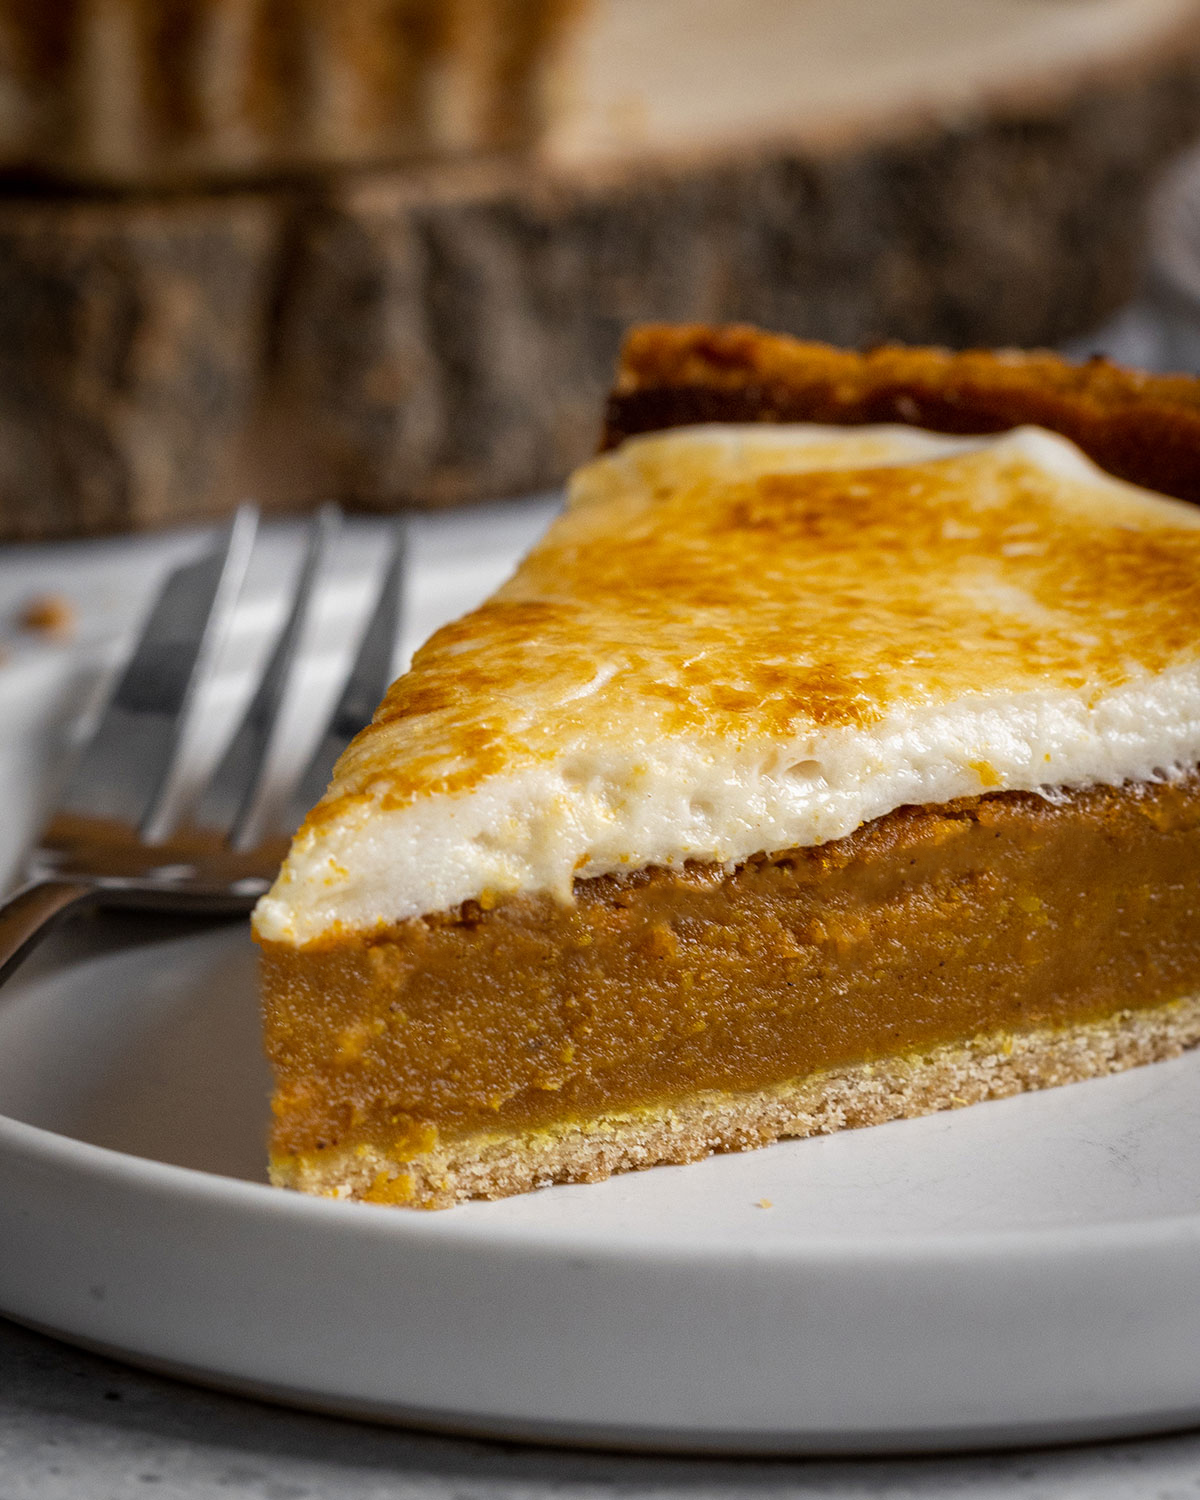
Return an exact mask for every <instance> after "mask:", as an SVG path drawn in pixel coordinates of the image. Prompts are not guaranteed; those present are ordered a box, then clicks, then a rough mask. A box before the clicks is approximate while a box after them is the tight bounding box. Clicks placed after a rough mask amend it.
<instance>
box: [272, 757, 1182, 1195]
mask: <svg viewBox="0 0 1200 1500" xmlns="http://www.w3.org/2000/svg"><path fill="white" fill-rule="evenodd" d="M1198 892H1200V774H1197V775H1193V776H1191V777H1190V778H1188V779H1185V780H1182V781H1174V782H1165V783H1162V784H1135V785H1128V786H1125V787H1123V788H1119V789H1113V788H1107V787H1094V788H1090V789H1087V790H1081V791H1074V792H1070V793H1065V794H1063V795H1061V796H1060V797H1057V798H1055V799H1053V800H1047V799H1045V798H1042V797H1039V796H1036V795H1032V794H1027V793H1020V792H1001V793H995V794H991V795H986V796H981V797H977V798H969V799H964V800H961V801H958V802H954V803H951V804H948V805H946V806H936V807H903V808H900V809H898V810H897V811H895V812H893V813H890V814H889V815H887V816H886V817H882V818H879V819H877V820H876V821H874V822H872V823H869V824H867V825H865V826H863V827H861V828H859V829H858V830H857V831H856V832H854V833H853V834H851V835H850V836H849V837H847V838H843V839H839V840H837V841H835V842H832V843H827V844H823V845H820V846H817V847H814V848H799V849H790V850H786V851H784V852H782V853H774V854H764V855H761V856H757V857H755V858H752V859H750V860H748V861H746V862H745V863H743V864H742V865H740V866H738V867H737V868H736V869H735V870H733V871H727V870H726V869H725V868H724V867H722V866H719V865H707V864H689V865H686V866H684V867H682V868H679V869H662V868H654V869H648V870H644V871H641V872H638V873H635V874H629V875H622V876H604V877H601V878H597V879H590V880H580V881H577V882H576V885H575V890H574V900H573V902H572V903H571V904H569V905H566V904H562V903H560V902H559V901H557V900H555V899H554V898H553V897H551V896H540V895H517V896H512V897H506V898H501V899H498V900H497V901H496V902H495V903H494V904H493V905H491V906H490V907H488V908H487V909H485V908H484V906H483V905H482V904H481V903H477V902H474V901H468V902H466V903H465V904H464V905H463V906H462V907H461V908H460V909H458V910H455V911H453V912H447V913H442V914H439V915H435V916H428V917H422V918H415V919H412V920H408V921H404V922H401V923H398V924H397V925H395V926H393V927H391V928H388V929H386V930H380V931H377V932H371V933H367V934H364V933H349V934H342V935H339V936H337V937H333V938H325V939H320V940H318V941H317V942H314V943H311V944H309V945H307V946H303V947H294V946H290V945H287V944H284V943H271V942H268V943H265V944H264V953H263V970H264V1005H265V1016H266V1040H267V1049H268V1053H269V1055H270V1059H271V1062H272V1065H273V1067H274V1070H275V1076H276V1093H275V1102H274V1110H275V1120H274V1127H273V1138H272V1170H273V1175H274V1177H275V1180H276V1181H279V1182H282V1183H285V1184H290V1185H296V1186H304V1187H309V1188H316V1189H317V1190H327V1191H328V1190H330V1189H329V1187H328V1186H327V1185H326V1184H328V1183H332V1182H334V1181H335V1180H336V1182H337V1183H338V1184H339V1186H338V1187H337V1191H339V1192H341V1193H344V1194H345V1193H352V1194H353V1195H354V1196H359V1197H366V1198H376V1199H379V1200H382V1201H392V1202H413V1203H415V1204H419V1205H423V1206H440V1205H442V1204H445V1203H449V1202H453V1201H455V1200H456V1199H457V1197H459V1196H463V1195H464V1193H465V1192H466V1191H470V1192H471V1193H472V1194H474V1193H479V1192H483V1193H484V1194H485V1195H488V1196H498V1195H500V1194H501V1193H505V1192H513V1191H521V1190H523V1189H525V1188H528V1187H530V1186H534V1185H536V1184H537V1183H539V1182H543V1181H550V1180H556V1179H562V1178H573V1177H593V1176H603V1175H607V1172H608V1171H609V1170H612V1169H613V1168H614V1166H618V1165H619V1166H629V1165H635V1166H641V1165H651V1164H652V1163H653V1162H655V1161H667V1160H688V1159H692V1158H693V1157H695V1156H697V1155H702V1154H706V1153H707V1152H708V1151H711V1150H713V1149H726V1148H730V1147H737V1146H740V1145H747V1144H755V1145H757V1144H761V1143H762V1141H763V1140H765V1139H772V1138H774V1137H776V1136H778V1135H787V1134H805V1133H808V1132H809V1131H810V1130H812V1129H821V1128H827V1127H825V1126H823V1125H822V1124H821V1123H820V1120H819V1119H817V1117H816V1116H814V1115H813V1114H812V1113H811V1111H809V1112H807V1113H806V1112H805V1110H803V1109H800V1108H799V1107H798V1106H795V1107H791V1108H790V1112H789V1109H788V1108H784V1109H782V1110H775V1111H774V1112H772V1111H770V1110H768V1111H767V1112H766V1113H764V1112H763V1110H762V1108H761V1107H759V1105H761V1101H762V1100H763V1099H764V1098H766V1097H767V1096H772V1097H774V1096H775V1095H777V1094H778V1093H779V1091H780V1090H784V1091H786V1090H788V1089H792V1090H795V1089H796V1088H797V1087H801V1086H802V1085H803V1082H804V1080H806V1079H812V1078H814V1077H816V1076H817V1075H821V1076H825V1077H828V1076H829V1075H830V1074H831V1073H835V1074H836V1073H838V1072H839V1071H841V1072H842V1073H844V1074H845V1076H846V1077H851V1076H852V1077H853V1078H854V1079H856V1080H858V1084H856V1086H859V1085H861V1083H862V1080H864V1079H868V1078H869V1077H870V1076H871V1072H872V1069H873V1068H874V1067H878V1066H879V1065H881V1064H882V1063H884V1062H887V1061H888V1060H891V1061H893V1062H894V1061H896V1060H907V1062H905V1066H910V1065H919V1064H920V1063H921V1062H922V1061H924V1062H925V1063H927V1064H931V1060H932V1059H933V1058H934V1057H935V1056H936V1055H937V1052H938V1049H939V1048H946V1047H948V1046H959V1047H960V1048H961V1046H962V1045H963V1044H964V1040H965V1039H966V1040H970V1039H973V1040H974V1043H975V1044H976V1047H977V1049H978V1046H979V1045H981V1044H982V1043H986V1045H987V1047H988V1048H990V1049H991V1052H992V1053H993V1054H994V1056H993V1058H992V1062H993V1064H994V1063H995V1060H996V1058H1000V1059H1001V1064H1000V1065H999V1071H997V1070H996V1067H994V1066H991V1067H989V1070H986V1077H984V1075H983V1074H979V1073H978V1070H975V1072H974V1073H972V1071H971V1069H970V1068H968V1069H967V1070H966V1073H965V1074H964V1075H963V1076H964V1077H968V1081H969V1080H970V1078H974V1079H975V1082H974V1083H973V1084H971V1085H970V1086H971V1088H972V1089H973V1095H972V1097H975V1098H978V1097H984V1096H986V1095H987V1094H988V1093H1002V1092H1012V1091H1013V1090H1014V1089H1015V1088H1020V1087H1025V1086H1032V1085H1034V1084H1039V1085H1044V1084H1046V1083H1052V1082H1056V1081H1059V1074H1055V1076H1045V1075H1046V1072H1047V1068H1049V1071H1050V1072H1052V1073H1053V1072H1054V1069H1055V1067H1058V1068H1059V1073H1060V1074H1061V1077H1062V1078H1064V1079H1065V1078H1066V1077H1078V1076H1087V1075H1088V1074H1089V1073H1096V1072H1104V1071H1109V1070H1110V1069H1112V1068H1115V1067H1118V1066H1123V1065H1124V1061H1129V1062H1134V1061H1137V1062H1140V1061H1146V1060H1148V1058H1149V1057H1150V1056H1162V1055H1168V1054H1169V1053H1171V1052H1174V1051H1178V1050H1179V1048H1180V1046H1182V1045H1188V1044H1190V1043H1191V1042H1194V1041H1196V1040H1197V1039H1200V1002H1198V1001H1197V997H1200V924H1198V923H1197V907H1198V903H1200V897H1198V895H1197V893H1198ZM1138 1013H1142V1014H1143V1015H1144V1016H1145V1017H1147V1018H1153V1025H1151V1023H1150V1021H1149V1020H1148V1021H1147V1023H1146V1024H1147V1026H1148V1027H1149V1031H1147V1033H1146V1034H1147V1036H1148V1037H1149V1038H1150V1039H1149V1040H1148V1041H1147V1042H1146V1045H1145V1046H1144V1047H1143V1048H1142V1050H1141V1052H1139V1053H1138V1055H1136V1056H1133V1055H1131V1056H1129V1057H1128V1058H1127V1059H1125V1060H1124V1061H1123V1060H1122V1059H1121V1058H1120V1057H1119V1056H1117V1055H1116V1054H1114V1053H1113V1052H1112V1051H1111V1049H1108V1050H1106V1049H1105V1048H1104V1047H1097V1048H1094V1049H1093V1050H1092V1052H1088V1050H1087V1048H1086V1047H1085V1048H1084V1049H1083V1052H1081V1053H1079V1055H1078V1056H1077V1057H1075V1060H1074V1061H1073V1062H1072V1063H1071V1065H1070V1066H1069V1067H1065V1070H1064V1068H1062V1067H1059V1064H1054V1065H1053V1066H1051V1065H1050V1064H1047V1065H1046V1066H1044V1067H1042V1068H1041V1073H1040V1074H1037V1076H1033V1075H1026V1074H1020V1073H1019V1072H1013V1073H1012V1075H1011V1077H1006V1075H1005V1073H1004V1068H1003V1064H1002V1059H1003V1058H1004V1056H1005V1055H1007V1054H1010V1053H1011V1052H1012V1050H1013V1047H1014V1039H1016V1040H1018V1041H1019V1040H1020V1039H1021V1038H1029V1037H1037V1038H1041V1039H1043V1040H1044V1041H1046V1044H1047V1045H1048V1046H1049V1045H1050V1043H1051V1042H1052V1040H1053V1038H1055V1037H1059V1038H1064V1037H1068V1036H1074V1035H1076V1034H1077V1033H1078V1035H1080V1036H1086V1035H1087V1034H1088V1033H1087V1028H1089V1027H1095V1026H1097V1025H1102V1023H1103V1022H1104V1021H1105V1020H1106V1019H1107V1018H1112V1017H1113V1016H1115V1015H1118V1014H1120V1015H1122V1016H1124V1017H1129V1016H1130V1015H1131V1014H1132V1015H1133V1016H1134V1018H1135V1019H1136V1017H1137V1015H1138ZM1080 1028H1082V1030H1080ZM1136 1032H1137V1027H1136V1025H1135V1026H1134V1033H1136ZM1150 1032H1153V1036H1150ZM1039 1045H1040V1044H1039ZM1051 1055H1053V1056H1058V1054H1055V1053H1054V1052H1053V1047H1052V1046H1051V1047H1050V1052H1048V1053H1046V1056H1048V1057H1049V1056H1051ZM1072 1055H1073V1056H1074V1054H1072ZM1060 1061H1061V1059H1060ZM847 1070H849V1071H847ZM946 1076H947V1077H949V1076H950V1075H949V1074H947V1075H946ZM980 1077H984V1082H983V1083H980V1082H979V1078H980ZM943 1081H944V1080H943ZM717 1096H720V1097H721V1098H722V1099H724V1100H726V1101H728V1100H730V1099H733V1100H735V1101H737V1100H742V1101H745V1102H746V1109H745V1110H744V1111H743V1114H742V1116H741V1117H740V1121H741V1123H740V1124H739V1116H738V1112H737V1110H736V1109H735V1110H734V1111H733V1112H732V1114H731V1113H730V1112H729V1111H728V1110H725V1112H724V1113H723V1114H722V1115H721V1117H720V1119H716V1118H715V1117H711V1118H710V1116H708V1115H705V1113H704V1111H703V1109H702V1108H700V1105H699V1104H698V1101H700V1103H701V1104H702V1102H703V1101H704V1100H705V1099H706V1098H710V1097H717ZM796 1097H797V1098H798V1097H799V1096H798V1095H797V1096H796ZM756 1100H757V1101H758V1102H759V1104H758V1105H755V1104H754V1101H756ZM897 1100H898V1102H897V1103H895V1105H894V1106H893V1107H892V1108H891V1113H892V1114H903V1113H919V1112H922V1111H923V1110H924V1109H928V1108H938V1107H942V1108H944V1107H947V1106H949V1105H953V1104H957V1103H965V1102H968V1101H967V1099H966V1098H965V1097H958V1096H957V1095H956V1094H955V1093H954V1092H953V1091H951V1092H946V1091H945V1088H943V1089H942V1091H941V1092H937V1091H936V1090H935V1091H934V1093H932V1094H930V1095H928V1096H925V1095H914V1094H913V1093H912V1092H911V1090H910V1091H909V1092H908V1094H905V1092H904V1090H900V1091H899V1093H898V1094H897ZM906 1100H907V1101H908V1102H907V1103H906V1102H905V1101H906ZM914 1101H915V1102H914ZM922 1101H924V1102H922ZM793 1102H794V1101H793ZM751 1106H753V1107H751ZM698 1110H699V1112H698ZM862 1118H863V1120H864V1121H865V1120H867V1119H874V1118H880V1116H879V1115H878V1114H874V1115H873V1114H871V1113H870V1111H869V1110H868V1111H866V1112H865V1113H863V1115H862ZM703 1120H707V1124H698V1123H697V1122H698V1121H703ZM600 1121H603V1122H604V1128H605V1130H606V1132H607V1134H608V1135H609V1136H610V1137H611V1136H613V1134H614V1131H615V1134H616V1136H618V1137H620V1136H621V1134H622V1131H623V1132H624V1138H625V1139H626V1145H627V1148H628V1149H626V1148H622V1149H623V1150H624V1152H625V1154H624V1155H623V1156H621V1157H620V1159H619V1160H615V1159H614V1160H610V1161H607V1162H604V1161H600V1162H597V1161H596V1160H591V1161H590V1162H587V1163H584V1158H583V1157H578V1158H577V1157H576V1156H573V1155H572V1153H571V1152H570V1151H569V1150H568V1151H565V1152H564V1151H563V1150H562V1149H560V1147H559V1146H553V1149H546V1150H543V1151H542V1154H541V1156H540V1158H538V1160H537V1161H534V1160H532V1159H531V1160H530V1162H528V1163H526V1164H524V1165H522V1164H521V1162H520V1159H519V1158H520V1149H521V1146H522V1143H524V1146H525V1147H526V1148H528V1149H529V1151H533V1149H534V1147H535V1146H536V1145H538V1143H540V1144H541V1145H542V1146H543V1147H545V1146H546V1143H547V1142H549V1143H551V1144H552V1145H553V1143H554V1142H559V1143H561V1142H562V1140H563V1139H564V1138H565V1137H566V1136H569V1135H571V1134H572V1133H575V1134H584V1135H586V1133H587V1132H588V1130H589V1127H592V1128H593V1129H594V1128H595V1127H596V1125H597V1122H600ZM681 1121H682V1122H685V1123H684V1124H683V1125H681V1124H680V1123H679V1122H681ZM614 1122H617V1124H616V1125H614ZM836 1123H856V1118H855V1117H854V1110H853V1109H850V1110H849V1112H848V1115H847V1116H846V1117H845V1118H841V1119H840V1120H839V1121H838V1122H836ZM651 1124H653V1127H654V1128H652V1129H650V1128H648V1127H649V1125H651ZM639 1132H640V1134H639ZM488 1141H503V1142H506V1143H507V1144H506V1145H505V1147H504V1149H505V1151H506V1152H508V1155H507V1156H506V1157H505V1162H506V1163H507V1165H506V1166H504V1168H503V1169H502V1170H493V1171H492V1172H491V1175H490V1176H488V1177H487V1178H486V1180H482V1181H481V1182H479V1183H475V1184H474V1186H471V1185H470V1184H468V1185H467V1187H465V1188H464V1186H463V1182H462V1181H461V1180H460V1178H459V1177H458V1176H456V1163H457V1162H460V1161H465V1160H468V1159H470V1158H472V1157H474V1158H478V1157H479V1156H480V1152H481V1149H483V1148H484V1147H486V1143H487V1142H488ZM629 1141H633V1142H634V1143H635V1146H636V1149H634V1148H632V1147H628V1142H629ZM514 1142H515V1143H517V1144H516V1152H517V1155H516V1156H514V1155H513V1149H514V1148H513V1144H512V1143H514ZM484 1155H486V1150H485V1151H484ZM335 1161H336V1162H337V1163H338V1166H337V1171H336V1172H332V1171H331V1169H332V1167H333V1165H334V1163H335ZM539 1163H540V1164H539ZM581 1163H584V1164H582V1165H581ZM345 1184H350V1186H346V1185H345Z"/></svg>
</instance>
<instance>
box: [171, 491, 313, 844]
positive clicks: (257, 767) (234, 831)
mask: <svg viewBox="0 0 1200 1500" xmlns="http://www.w3.org/2000/svg"><path fill="white" fill-rule="evenodd" d="M340 525H341V511H340V510H339V509H338V508H337V506H336V505H326V506H322V508H321V509H320V510H319V511H318V512H317V514H316V516H315V517H314V519H313V521H312V524H311V526H310V527H309V534H308V545H307V547H306V548H305V553H304V560H303V562H302V563H301V565H300V572H299V575H298V577H297V579H296V585H295V589H294V591H293V594H292V605H291V609H290V610H289V612H288V617H287V619H286V621H285V622H284V625H283V628H282V630H281V631H280V632H279V637H278V639H277V640H276V642H275V646H274V649H273V650H272V652H271V658H270V660H269V662H268V663H267V666H266V670H265V671H264V672H263V675H262V677H261V678H260V679H259V684H258V687H257V688H256V690H255V692H254V696H253V697H252V698H251V700H250V703H249V706H248V707H247V709H246V712H245V714H244V716H243V718H242V721H241V724H240V725H239V727H238V729H237V731H236V732H235V734H234V736H233V738H232V740H230V742H229V745H228V748H227V749H226V751H225V754H224V755H223V756H222V758H221V761H220V763H219V765H218V766H217V769H216V771H215V772H214V773H213V775H212V778H211V779H210V781H209V784H208V787H207V789H206V790H205V793H204V796H203V798H202V799H201V803H200V807H199V810H198V812H197V816H196V822H197V823H198V824H199V825H200V826H201V827H204V828H209V827H211V828H221V827H223V826H225V824H226V819H227V817H228V813H229V811H230V809H233V816H232V818H231V819H229V820H228V838H229V842H230V844H231V845H232V846H233V848H235V849H250V848H253V847H254V845H255V844H257V843H258V842H259V840H260V838H261V837H262V835H263V834H264V833H266V832H272V831H274V830H273V829H269V828H267V827H266V826H265V824H266V823H267V822H269V821H270V811H269V808H268V807H267V806H266V803H267V794H268V791H269V788H268V786H267V772H268V770H269V767H270V762H271V749H272V745H273V743H274V739H275V735H276V732H277V728H278V724H279V716H280V710H281V709H282V707H283V701H284V693H285V690H286V688H287V684H288V681H289V679H290V677H291V672H292V667H293V665H294V663H295V660H296V655H297V652H298V650H299V646H300V642H301V639H302V637H303V634H304V627H305V624H306V622H307V620H308V616H309V613H310V610H311V607H312V603H313V599H314V597H315V594H316V583H317V580H318V578H319V576H320V574H321V570H322V564H323V563H324V560H325V556H326V554H327V552H328V550H329V547H330V545H331V544H332V542H333V539H334V537H335V536H336V535H337V531H338V528H339V527H340Z"/></svg>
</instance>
